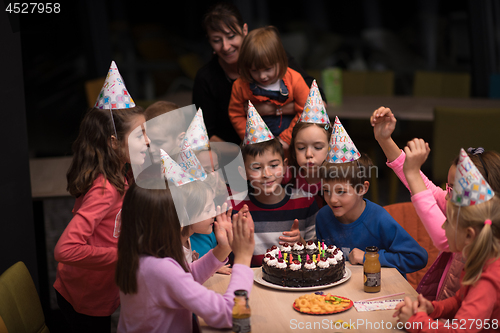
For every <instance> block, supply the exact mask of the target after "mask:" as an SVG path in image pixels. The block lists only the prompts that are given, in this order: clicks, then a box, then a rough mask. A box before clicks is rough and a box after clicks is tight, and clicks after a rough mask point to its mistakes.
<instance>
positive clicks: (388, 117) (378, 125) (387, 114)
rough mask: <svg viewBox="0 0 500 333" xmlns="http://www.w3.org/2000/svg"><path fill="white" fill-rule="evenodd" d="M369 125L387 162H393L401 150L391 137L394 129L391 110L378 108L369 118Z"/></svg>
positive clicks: (394, 124)
mask: <svg viewBox="0 0 500 333" xmlns="http://www.w3.org/2000/svg"><path fill="white" fill-rule="evenodd" d="M370 124H371V125H372V126H373V134H374V136H375V140H377V141H378V144H379V145H380V148H382V150H383V151H384V154H385V156H386V157H387V159H388V160H389V162H392V161H394V160H395V159H396V158H398V156H399V155H400V154H401V150H400V149H399V147H398V145H397V144H396V143H395V142H394V140H393V139H392V137H391V135H392V133H393V132H394V129H395V128H396V117H394V114H392V111H391V109H389V108H386V107H383V106H381V107H379V108H378V109H377V110H375V111H374V112H373V114H372V116H371V117H370Z"/></svg>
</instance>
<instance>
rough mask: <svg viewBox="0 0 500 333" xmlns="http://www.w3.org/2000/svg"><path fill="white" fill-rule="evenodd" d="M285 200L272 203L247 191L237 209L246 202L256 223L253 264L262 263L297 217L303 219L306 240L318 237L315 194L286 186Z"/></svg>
mask: <svg viewBox="0 0 500 333" xmlns="http://www.w3.org/2000/svg"><path fill="white" fill-rule="evenodd" d="M284 190H285V191H286V192H285V193H286V194H285V197H284V198H283V200H281V202H278V203H276V204H272V205H268V204H264V203H261V202H259V201H257V200H256V199H255V197H254V196H252V195H251V194H249V195H247V196H246V197H245V198H244V199H243V200H242V201H241V202H239V203H238V204H237V205H236V206H235V207H234V209H233V213H237V212H238V211H239V210H240V209H241V208H242V207H243V205H245V204H246V205H248V209H249V211H250V214H251V215H252V218H253V221H254V224H255V250H254V256H253V258H252V266H260V265H261V264H262V259H263V257H264V254H265V253H266V250H267V249H268V248H270V247H271V246H273V245H278V243H279V237H280V236H282V235H283V232H284V231H290V228H291V227H292V224H293V221H294V220H295V219H298V220H299V229H300V233H301V235H302V237H303V238H304V240H306V241H307V240H310V239H314V238H315V237H316V226H315V220H316V213H317V212H318V210H319V208H318V204H317V203H316V200H315V199H314V196H313V195H312V194H310V193H307V192H305V191H303V190H297V189H294V188H291V187H290V186H286V187H285V188H284Z"/></svg>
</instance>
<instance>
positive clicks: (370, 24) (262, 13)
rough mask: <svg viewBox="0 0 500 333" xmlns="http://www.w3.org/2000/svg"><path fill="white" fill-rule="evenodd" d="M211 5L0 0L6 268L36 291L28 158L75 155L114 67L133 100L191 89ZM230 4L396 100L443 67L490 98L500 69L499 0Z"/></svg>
mask: <svg viewBox="0 0 500 333" xmlns="http://www.w3.org/2000/svg"><path fill="white" fill-rule="evenodd" d="M214 2H215V1H193V0H185V1H176V2H175V3H172V2H169V1H151V0H144V1H132V0H124V1H119V0H102V1H101V0H75V1H65V2H64V3H62V4H61V7H60V8H61V11H60V13H57V14H55V13H53V14H46V13H45V14H38V13H33V14H31V13H30V14H14V13H10V14H9V13H7V12H6V11H5V10H4V9H5V8H7V5H8V4H9V3H10V2H7V1H2V0H0V9H1V10H2V12H1V13H0V77H1V78H2V80H0V98H1V100H2V109H1V112H2V116H3V118H2V119H3V124H4V126H3V128H2V130H1V131H0V139H1V141H2V142H3V143H4V147H5V150H4V154H3V157H2V159H1V161H2V163H1V167H0V171H2V175H3V184H4V185H3V186H2V190H3V191H1V193H0V209H1V211H2V213H3V218H2V222H1V223H0V253H1V254H0V272H3V271H4V270H5V269H6V268H7V267H9V266H10V265H11V264H13V263H14V262H16V261H18V260H23V261H24V262H25V263H26V264H27V266H28V268H29V269H30V272H31V273H32V275H33V277H34V280H35V283H36V284H38V282H39V279H38V269H39V268H40V269H41V271H42V272H43V274H42V275H45V274H46V272H44V269H46V267H43V266H45V265H46V263H45V262H44V261H43V260H41V259H40V258H41V257H43V254H40V253H37V250H36V249H37V246H36V239H37V237H38V239H39V238H40V233H43V226H40V224H41V223H42V224H43V216H42V218H41V219H40V214H41V213H40V212H39V211H38V208H37V207H39V204H37V203H33V202H32V200H31V192H30V184H29V164H28V159H29V158H40V157H51V156H65V155H66V156H67V155H70V154H71V144H72V142H73V140H74V139H75V138H76V135H77V132H78V126H79V122H80V120H81V119H82V117H83V114H84V113H85V111H86V110H87V99H86V93H85V88H84V84H85V82H86V81H87V80H90V79H94V78H98V77H101V76H104V75H105V74H106V72H107V70H108V68H109V65H110V63H111V61H112V60H115V61H116V63H117V65H118V68H119V70H120V72H121V74H122V76H123V78H124V80H125V82H126V85H127V87H128V90H129V91H130V92H131V94H132V96H133V97H134V99H135V100H138V101H148V100H154V99H160V98H165V96H171V95H172V94H175V93H177V92H180V91H189V89H190V85H192V79H193V77H194V73H195V72H196V70H197V69H198V68H199V66H201V65H202V64H204V63H206V62H207V61H208V60H209V59H210V56H211V49H210V47H209V45H208V43H207V41H206V38H205V34H204V31H203V30H202V28H201V23H200V22H201V18H202V16H203V13H204V12H205V11H206V9H207V8H208V7H209V6H210V5H212V4H213V3H214ZM233 2H234V3H235V4H236V5H237V6H238V8H240V10H241V12H242V15H243V18H244V21H245V22H247V23H248V24H249V28H250V29H254V28H256V27H259V26H262V25H268V24H272V25H275V26H276V27H277V28H278V29H279V30H280V32H281V34H282V37H283V41H284V43H285V46H286V48H287V50H288V51H289V52H290V53H292V55H294V56H295V57H296V58H297V60H298V61H299V62H300V63H301V64H302V66H303V67H304V68H305V69H307V70H310V71H318V70H321V69H323V68H325V67H328V66H337V67H341V68H343V69H368V70H392V71H394V72H395V78H396V87H395V93H396V94H398V95H411V92H412V75H413V73H414V71H416V70H437V71H449V72H468V73H470V74H471V77H472V91H471V94H472V97H487V96H488V90H489V76H490V74H492V73H499V72H500V69H499V65H500V62H499V51H500V50H499V42H498V41H499V40H500V38H499V37H500V32H499V31H500V25H499V22H500V5H499V3H498V1H495V0H407V1H391V0H380V1H377V0H350V1H338V0H335V1H327V0H309V1H288V2H286V3H284V2H282V1H281V2H280V1H271V0H257V1H251V0H235V1H233ZM33 209H35V214H34V213H33ZM37 256H38V257H37ZM39 266H41V267H39ZM42 280H43V276H42ZM43 282H46V281H43ZM41 296H42V298H43V297H45V293H44V292H43V291H42V293H41ZM42 301H44V300H43V299H42ZM46 302H47V301H46V300H45V303H46Z"/></svg>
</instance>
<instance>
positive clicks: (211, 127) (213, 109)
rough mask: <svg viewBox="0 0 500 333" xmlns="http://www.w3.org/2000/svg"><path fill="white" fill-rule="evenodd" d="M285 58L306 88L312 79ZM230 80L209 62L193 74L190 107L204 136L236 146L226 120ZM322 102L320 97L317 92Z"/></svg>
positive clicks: (216, 63)
mask: <svg viewBox="0 0 500 333" xmlns="http://www.w3.org/2000/svg"><path fill="white" fill-rule="evenodd" d="M287 55H288V67H290V68H292V69H294V70H296V71H297V72H299V73H300V75H302V77H303V78H304V81H306V83H307V85H308V86H309V87H310V86H311V84H312V82H313V80H314V78H313V77H311V76H309V75H308V74H307V73H306V72H305V71H304V70H303V69H302V68H301V67H300V66H299V64H297V62H296V61H295V59H294V58H293V57H292V56H290V55H289V54H287ZM233 82H234V80H231V79H229V78H228V77H227V76H226V73H225V72H224V70H223V69H222V67H221V66H220V64H219V58H218V56H217V55H214V56H213V57H212V59H211V60H210V61H209V62H208V63H207V64H206V65H205V66H203V67H202V68H200V70H198V73H196V78H195V79H194V86H193V104H195V105H196V108H201V110H202V111H203V119H204V120H205V126H206V127H207V132H208V136H209V137H211V136H212V135H217V136H218V137H219V138H221V139H222V140H224V141H228V142H233V143H235V144H238V145H239V144H240V143H241V139H240V137H239V136H238V134H237V133H236V131H235V130H234V128H233V125H232V124H231V121H230V120H229V115H228V107H229V100H230V99H231V91H232V88H233ZM320 92H321V95H322V96H323V100H324V101H325V103H326V100H325V99H324V94H323V92H322V91H321V89H320Z"/></svg>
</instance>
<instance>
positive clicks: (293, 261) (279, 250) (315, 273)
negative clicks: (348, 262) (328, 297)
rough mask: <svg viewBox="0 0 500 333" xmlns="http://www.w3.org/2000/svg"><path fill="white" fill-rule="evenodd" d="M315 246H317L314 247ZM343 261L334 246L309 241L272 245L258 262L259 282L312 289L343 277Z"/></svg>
mask: <svg viewBox="0 0 500 333" xmlns="http://www.w3.org/2000/svg"><path fill="white" fill-rule="evenodd" d="M318 244H319V245H318ZM344 273H345V258H344V255H343V253H342V251H341V250H339V249H338V248H337V247H336V246H335V245H329V246H326V245H325V244H320V243H316V242H313V241H309V242H307V244H306V245H305V246H304V244H302V243H300V242H298V243H295V244H294V245H293V246H292V245H290V244H288V243H285V244H283V245H282V246H280V247H278V246H276V245H273V246H272V247H271V248H270V249H268V250H267V252H266V255H265V256H264V259H263V262H262V278H263V279H264V280H265V281H267V282H270V283H273V284H277V285H280V286H283V287H313V286H321V285H325V284H331V283H334V282H336V281H338V280H340V279H342V278H343V277H344Z"/></svg>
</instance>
